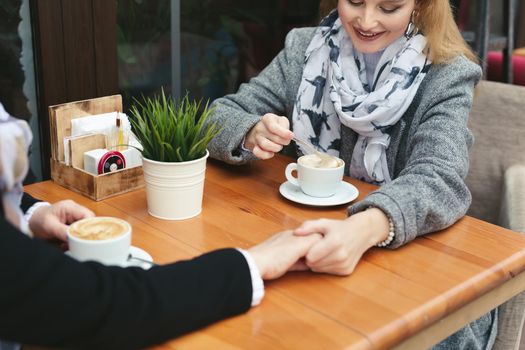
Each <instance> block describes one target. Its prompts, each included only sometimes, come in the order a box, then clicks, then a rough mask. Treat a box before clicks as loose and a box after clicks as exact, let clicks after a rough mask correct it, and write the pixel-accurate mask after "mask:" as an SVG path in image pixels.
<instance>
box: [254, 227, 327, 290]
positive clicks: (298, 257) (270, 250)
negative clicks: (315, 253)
mask: <svg viewBox="0 0 525 350" xmlns="http://www.w3.org/2000/svg"><path fill="white" fill-rule="evenodd" d="M320 239H321V236H320V235H318V234H312V235H308V236H307V237H299V236H294V234H293V232H292V231H283V232H280V233H277V234H275V235H273V236H272V237H270V238H269V239H267V240H266V241H264V242H262V243H260V244H258V245H256V246H254V247H252V248H250V249H249V250H248V252H249V253H250V255H251V256H252V257H253V260H254V261H255V264H256V265H257V268H258V269H259V272H260V274H261V277H262V279H265V280H271V279H276V278H279V277H281V276H282V275H284V274H285V273H286V272H287V271H299V270H307V269H308V266H306V265H305V264H304V262H303V261H302V258H303V257H304V256H305V254H306V253H307V252H308V250H309V249H310V248H311V247H312V246H313V245H314V244H315V243H316V242H319V241H320Z"/></svg>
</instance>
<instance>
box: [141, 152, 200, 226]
mask: <svg viewBox="0 0 525 350" xmlns="http://www.w3.org/2000/svg"><path fill="white" fill-rule="evenodd" d="M208 155H209V152H208V151H206V155H204V157H202V158H199V159H196V160H191V161H188V162H157V161H153V160H150V159H146V158H143V160H142V166H143V170H144V182H145V184H146V194H147V200H148V212H149V214H150V215H152V216H155V217H157V218H159V219H164V220H184V219H189V218H192V217H194V216H197V215H199V214H200V212H201V211H202V196H203V191H204V175H205V172H206V159H207V158H208Z"/></svg>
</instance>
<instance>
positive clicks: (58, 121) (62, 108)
mask: <svg viewBox="0 0 525 350" xmlns="http://www.w3.org/2000/svg"><path fill="white" fill-rule="evenodd" d="M115 111H122V96H121V95H113V96H105V97H100V98H94V99H89V100H83V101H76V102H69V103H64V104H59V105H54V106H49V124H50V130H51V178H52V179H53V181H55V182H56V183H58V184H59V185H61V186H63V187H66V188H68V189H70V190H72V191H75V192H77V193H80V194H82V195H84V196H86V197H89V198H91V199H93V200H95V201H100V200H102V199H105V198H108V197H112V196H115V195H118V194H122V193H126V192H129V191H133V190H136V189H138V188H141V187H143V186H144V176H143V172H142V166H138V167H133V168H124V169H122V170H118V171H115V172H111V173H106V174H101V175H93V174H91V173H89V172H86V171H84V170H83V162H84V158H83V153H84V152H85V151H88V150H91V149H95V148H104V147H103V146H105V137H104V135H102V134H94V135H89V136H84V137H78V138H74V139H72V140H71V141H70V151H71V155H70V164H71V165H66V163H65V162H64V137H67V136H71V120H72V119H75V118H79V117H84V116H88V115H95V114H103V113H111V112H115Z"/></svg>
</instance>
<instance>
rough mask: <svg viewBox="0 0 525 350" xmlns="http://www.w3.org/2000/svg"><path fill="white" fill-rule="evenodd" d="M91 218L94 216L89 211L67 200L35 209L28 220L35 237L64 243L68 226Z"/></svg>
mask: <svg viewBox="0 0 525 350" xmlns="http://www.w3.org/2000/svg"><path fill="white" fill-rule="evenodd" d="M92 216H95V214H94V213H93V212H92V211H91V210H89V209H88V208H86V207H84V206H81V205H80V204H78V203H76V202H74V201H72V200H70V199H68V200H63V201H60V202H56V203H54V204H52V205H46V206H41V207H39V208H37V209H36V210H35V212H34V213H33V215H32V216H31V219H30V220H29V228H30V229H31V232H33V235H34V236H35V237H38V238H42V239H59V240H61V241H66V240H67V236H66V230H67V227H68V225H69V224H72V223H73V222H75V221H77V220H80V219H83V218H86V217H92Z"/></svg>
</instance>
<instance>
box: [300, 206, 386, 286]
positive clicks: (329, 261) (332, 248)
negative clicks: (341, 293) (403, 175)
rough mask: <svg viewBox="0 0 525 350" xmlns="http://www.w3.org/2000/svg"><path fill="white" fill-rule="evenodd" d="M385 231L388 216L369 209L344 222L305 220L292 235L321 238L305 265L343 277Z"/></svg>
mask: <svg viewBox="0 0 525 350" xmlns="http://www.w3.org/2000/svg"><path fill="white" fill-rule="evenodd" d="M388 232H389V222H388V217H387V216H386V215H385V214H384V213H383V212H382V211H381V210H380V209H377V208H371V209H368V210H366V211H363V212H360V213H358V214H355V215H352V216H351V217H349V218H347V219H345V220H330V219H319V220H310V221H305V222H304V223H303V224H302V225H301V226H300V227H299V228H297V229H295V231H294V235H296V236H308V235H312V234H315V235H317V234H320V235H322V236H323V238H322V239H321V240H318V241H317V242H316V243H315V244H313V245H312V247H311V248H310V250H309V251H308V252H307V253H306V259H305V260H306V261H305V263H306V265H307V266H308V267H309V268H310V269H311V270H312V271H315V272H324V273H330V274H334V275H340V276H346V275H349V274H351V273H352V272H353V271H354V269H355V267H356V265H357V263H358V262H359V260H360V259H361V256H362V255H363V254H364V253H365V252H366V251H367V250H368V249H370V248H371V247H373V246H374V245H376V244H377V243H379V242H382V241H384V240H385V239H386V238H387V236H388Z"/></svg>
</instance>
